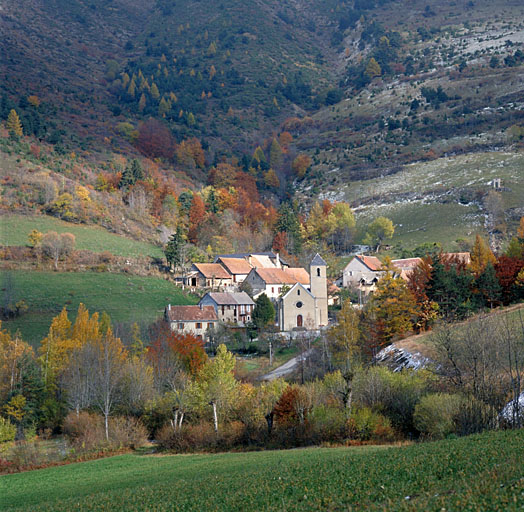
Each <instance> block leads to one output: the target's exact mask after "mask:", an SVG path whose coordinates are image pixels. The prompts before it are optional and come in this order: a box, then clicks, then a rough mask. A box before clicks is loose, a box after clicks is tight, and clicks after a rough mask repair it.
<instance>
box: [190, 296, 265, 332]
mask: <svg viewBox="0 0 524 512" xmlns="http://www.w3.org/2000/svg"><path fill="white" fill-rule="evenodd" d="M199 305H201V306H213V308H214V309H215V312H216V314H217V316H218V319H219V320H220V321H221V322H224V323H229V324H236V325H239V326H244V325H246V324H247V323H248V322H250V321H251V315H252V314H253V309H254V308H255V303H254V302H253V299H252V298H251V297H250V296H249V295H248V294H247V293H245V292H209V293H206V295H205V296H204V297H202V299H201V300H200V302H199Z"/></svg>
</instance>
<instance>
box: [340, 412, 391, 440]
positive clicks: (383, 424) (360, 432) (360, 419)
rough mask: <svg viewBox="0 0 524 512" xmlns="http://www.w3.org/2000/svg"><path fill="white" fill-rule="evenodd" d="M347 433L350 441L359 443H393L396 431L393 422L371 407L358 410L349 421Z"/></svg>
mask: <svg viewBox="0 0 524 512" xmlns="http://www.w3.org/2000/svg"><path fill="white" fill-rule="evenodd" d="M346 432H347V435H348V437H349V438H350V439H358V440H359V441H383V442H386V441H393V440H394V439H395V431H394V430H393V427H392V426H391V421H390V420H389V418H386V417H385V416H383V415H382V414H379V413H376V412H373V411H372V410H371V409H370V408H369V407H362V408H361V409H357V410H356V411H354V412H353V414H352V415H351V418H350V419H349V420H348V421H347V424H346Z"/></svg>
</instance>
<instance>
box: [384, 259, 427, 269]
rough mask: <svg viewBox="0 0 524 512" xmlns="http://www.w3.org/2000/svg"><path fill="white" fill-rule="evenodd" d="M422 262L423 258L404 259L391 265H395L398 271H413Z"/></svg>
mask: <svg viewBox="0 0 524 512" xmlns="http://www.w3.org/2000/svg"><path fill="white" fill-rule="evenodd" d="M421 261H422V258H403V259H400V260H391V263H393V265H394V266H395V267H397V268H398V269H403V270H412V269H414V268H415V267H416V266H417V265H418V264H419V263H420V262H421Z"/></svg>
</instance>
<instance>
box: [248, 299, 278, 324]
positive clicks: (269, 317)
mask: <svg viewBox="0 0 524 512" xmlns="http://www.w3.org/2000/svg"><path fill="white" fill-rule="evenodd" d="M252 318H253V323H254V324H255V325H256V327H257V329H259V330H260V329H264V327H267V326H269V325H271V324H273V322H274V321H275V307H274V306H273V303H272V302H271V300H270V299H269V297H268V296H267V295H266V294H265V293H263V294H262V295H259V296H258V298H257V300H256V301H255V309H254V310H253V315H252Z"/></svg>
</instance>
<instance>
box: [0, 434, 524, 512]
mask: <svg viewBox="0 0 524 512" xmlns="http://www.w3.org/2000/svg"><path fill="white" fill-rule="evenodd" d="M523 457H524V430H520V431H506V432H493V433H488V434H483V435H475V436H471V437H468V438H462V439H454V440H447V441H441V442H435V443H426V444H418V445H412V446H407V447H362V448H335V449H333V448H331V449H328V448H312V449H303V450H289V451H276V452H257V453H239V454H235V453H227V454H220V455H192V456H165V457H155V456H139V455H123V456H118V457H113V458H109V459H104V460H99V461H94V462H86V463H81V464H74V465H70V466H62V467H55V468H49V469H45V470H40V471H33V472H29V473H21V474H16V475H8V476H3V477H0V497H1V498H0V499H1V500H2V510H6V511H7V510H32V511H44V510H47V511H49V510H79V511H88V510H89V511H94V510H126V511H139V510H140V511H143V510H156V511H163V510H188V511H189V510H219V511H222V510H223V511H232V510H239V511H240V510H242V511H247V510H286V511H292V510H297V511H298V510H301V511H303V510H372V511H374V510H424V511H433V510H434V511H440V510H442V509H446V510H461V511H465V510H471V511H473V510H505V511H510V510H521V509H522V506H523V505H524V466H523V465H522V462H521V461H522V458H523Z"/></svg>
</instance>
